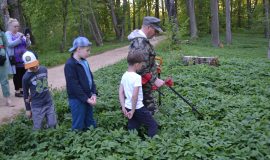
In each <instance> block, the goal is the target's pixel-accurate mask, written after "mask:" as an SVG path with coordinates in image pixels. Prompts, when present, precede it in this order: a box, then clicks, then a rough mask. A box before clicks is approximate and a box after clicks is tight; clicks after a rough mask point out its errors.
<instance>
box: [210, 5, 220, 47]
mask: <svg viewBox="0 0 270 160" xmlns="http://www.w3.org/2000/svg"><path fill="white" fill-rule="evenodd" d="M211 35H212V45H213V46H214V47H218V46H219V43H220V41H219V20H218V0H211Z"/></svg>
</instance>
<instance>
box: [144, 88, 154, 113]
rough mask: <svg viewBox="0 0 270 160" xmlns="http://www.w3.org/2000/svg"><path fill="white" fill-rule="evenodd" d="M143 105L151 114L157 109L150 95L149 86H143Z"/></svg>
mask: <svg viewBox="0 0 270 160" xmlns="http://www.w3.org/2000/svg"><path fill="white" fill-rule="evenodd" d="M142 89H143V104H144V106H145V107H146V108H147V109H148V110H149V111H151V112H153V111H155V110H156V109H157V105H156V102H155V98H154V96H153V93H152V86H151V85H147V84H146V85H144V86H143V88H142Z"/></svg>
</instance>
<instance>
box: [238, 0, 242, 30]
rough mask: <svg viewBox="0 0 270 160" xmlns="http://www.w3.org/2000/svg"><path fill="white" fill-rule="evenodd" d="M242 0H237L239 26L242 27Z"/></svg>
mask: <svg viewBox="0 0 270 160" xmlns="http://www.w3.org/2000/svg"><path fill="white" fill-rule="evenodd" d="M241 2H242V0H237V26H238V27H239V28H241V26H242V24H241V11H242V6H241V4H242V3H241Z"/></svg>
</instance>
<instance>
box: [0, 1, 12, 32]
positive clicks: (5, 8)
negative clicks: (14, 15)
mask: <svg viewBox="0 0 270 160" xmlns="http://www.w3.org/2000/svg"><path fill="white" fill-rule="evenodd" d="M1 16H2V19H3V23H4V27H3V29H5V30H7V29H8V20H9V18H10V15H9V11H8V3H7V0H3V1H2V2H1Z"/></svg>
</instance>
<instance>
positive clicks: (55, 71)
mask: <svg viewBox="0 0 270 160" xmlns="http://www.w3.org/2000/svg"><path fill="white" fill-rule="evenodd" d="M164 39H165V37H164V36H161V37H157V38H155V39H154V40H151V42H152V44H153V45H156V44H157V43H158V42H160V41H161V40H164ZM127 52H128V46H126V47H122V48H118V49H114V50H110V51H107V52H104V53H102V54H99V55H95V56H91V57H89V58H88V59H87V60H88V62H89V64H90V67H91V70H92V71H93V72H95V71H96V70H98V69H100V68H103V67H106V66H109V65H112V64H115V63H117V62H119V61H121V60H122V59H124V58H125V57H126V56H127ZM48 77H49V78H48V80H49V85H50V86H51V87H52V88H59V89H60V88H64V87H65V85H66V82H65V77H64V65H60V66H57V67H54V68H50V69H48ZM9 86H10V90H11V99H12V102H13V103H14V104H15V107H13V108H11V107H7V106H5V101H4V99H3V95H2V91H0V92H1V93H0V94H1V95H0V124H1V123H6V122H9V121H11V120H12V118H13V117H14V116H16V115H17V114H18V113H20V112H21V111H24V108H25V107H24V102H23V98H17V97H15V96H14V85H13V81H12V80H9Z"/></svg>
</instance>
